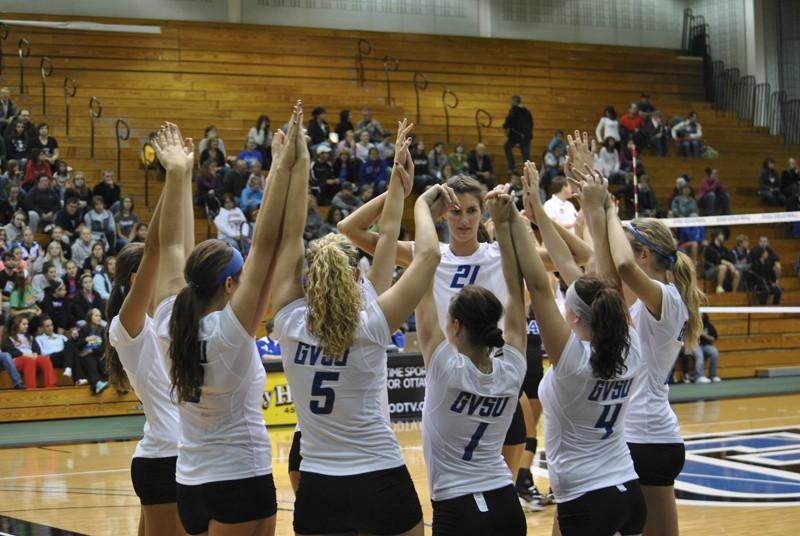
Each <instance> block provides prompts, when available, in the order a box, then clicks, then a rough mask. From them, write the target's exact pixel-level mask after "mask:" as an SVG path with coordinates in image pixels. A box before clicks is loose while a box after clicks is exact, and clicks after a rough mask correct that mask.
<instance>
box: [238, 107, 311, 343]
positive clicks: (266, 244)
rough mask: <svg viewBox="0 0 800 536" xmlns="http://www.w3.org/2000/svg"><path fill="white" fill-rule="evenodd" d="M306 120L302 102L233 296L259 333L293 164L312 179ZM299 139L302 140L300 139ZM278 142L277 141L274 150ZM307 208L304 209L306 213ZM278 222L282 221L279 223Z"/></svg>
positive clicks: (281, 144)
mask: <svg viewBox="0 0 800 536" xmlns="http://www.w3.org/2000/svg"><path fill="white" fill-rule="evenodd" d="M302 121H303V106H302V104H301V103H300V101H297V104H296V105H295V108H294V112H293V113H292V117H291V119H290V120H289V132H288V134H287V135H286V136H285V137H281V139H279V141H278V144H277V145H278V147H277V149H278V150H277V152H278V153H279V154H278V157H277V158H276V159H274V160H273V161H272V167H271V168H270V173H269V178H268V180H269V182H270V191H269V196H268V197H267V198H266V200H265V202H264V204H263V205H262V206H261V210H259V211H258V217H257V218H256V222H255V226H254V231H253V242H252V245H251V246H250V254H249V255H248V256H247V260H246V261H245V263H244V267H243V268H242V277H241V283H240V288H239V289H238V291H237V292H236V293H235V294H234V295H233V298H232V299H231V307H232V308H233V312H234V313H235V314H236V317H237V318H238V319H239V322H241V323H242V325H243V326H244V328H245V329H246V330H247V331H248V333H250V335H253V336H255V334H256V331H257V330H258V326H259V324H260V322H261V320H262V318H263V317H264V313H265V312H266V309H267V298H268V296H269V291H270V288H271V286H272V276H273V273H274V270H275V260H276V258H277V256H278V251H279V246H280V244H281V240H280V238H281V233H282V228H283V224H284V219H285V215H286V199H287V194H288V191H289V181H290V178H291V177H295V176H296V175H295V174H293V173H292V171H293V165H299V166H303V167H304V168H305V175H304V176H303V179H302V180H303V184H304V185H306V187H307V181H308V166H309V164H308V162H309V157H308V150H307V149H306V148H305V146H303V147H302V150H298V146H302V145H303V144H302V140H303V136H302V134H301V132H300V129H301V128H302V127H301V125H302ZM298 138H299V140H298ZM275 146H276V144H275V143H273V149H275ZM295 160H297V162H295ZM304 212H305V207H304V208H303V210H302V211H301V212H300V214H303V213H304ZM275 222H279V223H278V224H276V223H275Z"/></svg>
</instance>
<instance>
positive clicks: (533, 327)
mask: <svg viewBox="0 0 800 536" xmlns="http://www.w3.org/2000/svg"><path fill="white" fill-rule="evenodd" d="M528 335H539V324H537V323H536V320H531V321H529V322H528Z"/></svg>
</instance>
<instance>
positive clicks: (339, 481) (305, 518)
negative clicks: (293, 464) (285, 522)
mask: <svg viewBox="0 0 800 536" xmlns="http://www.w3.org/2000/svg"><path fill="white" fill-rule="evenodd" d="M421 521H422V508H421V507H420V504H419V498H418V497H417V491H416V490H415V489H414V483H413V482H412V480H411V475H409V474H408V469H406V466H405V465H403V466H400V467H396V468H394V469H384V470H382V471H373V472H370V473H362V474H360V475H348V476H329V475H321V474H319V473H310V472H307V471H301V472H300V488H299V489H298V490H297V498H296V499H295V502H294V531H295V532H296V533H297V534H341V533H352V532H357V533H361V534H364V533H366V534H401V533H403V532H406V531H409V530H411V529H413V528H414V527H416V526H417V525H418V524H419V523H420V522H421Z"/></svg>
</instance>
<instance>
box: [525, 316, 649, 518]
mask: <svg viewBox="0 0 800 536" xmlns="http://www.w3.org/2000/svg"><path fill="white" fill-rule="evenodd" d="M629 333H630V338H631V345H630V351H629V352H628V357H627V359H626V360H625V364H626V365H627V370H626V371H625V373H624V374H621V375H620V376H618V377H616V378H614V379H611V380H600V379H598V378H596V377H595V376H594V375H593V373H592V367H591V365H590V364H589V358H590V357H591V348H590V347H589V343H588V342H582V341H580V340H579V339H578V337H577V336H576V335H575V334H574V333H572V334H570V337H569V340H568V341H567V344H566V346H565V347H564V351H563V353H562V354H561V358H560V359H559V361H558V365H554V366H552V367H550V368H549V369H548V370H547V373H546V374H545V375H544V378H543V379H542V381H541V383H540V384H539V400H541V402H542V408H543V409H544V417H545V419H544V439H545V451H546V452H547V469H548V472H549V473H550V485H551V486H552V488H553V493H554V494H555V497H556V502H557V503H564V502H567V501H571V500H573V499H577V498H578V497H580V496H581V495H583V494H585V493H588V492H590V491H593V490H597V489H602V488H606V487H609V486H617V485H620V484H623V483H625V482H628V481H630V480H634V479H636V478H638V476H637V475H636V471H634V469H633V462H632V461H631V455H630V451H629V450H628V445H627V443H626V442H625V432H624V430H623V428H622V426H623V422H625V419H626V415H625V413H626V410H627V409H628V406H629V404H630V403H629V400H630V398H631V390H632V386H635V385H636V383H637V382H639V381H641V379H643V378H642V377H643V371H642V370H641V368H642V367H641V353H640V352H641V347H640V343H639V337H638V335H637V334H636V331H635V330H634V329H633V328H632V327H631V328H630V329H629Z"/></svg>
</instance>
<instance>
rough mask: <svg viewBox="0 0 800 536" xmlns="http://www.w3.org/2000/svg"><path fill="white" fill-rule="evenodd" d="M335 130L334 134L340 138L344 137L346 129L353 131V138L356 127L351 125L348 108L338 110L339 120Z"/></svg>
mask: <svg viewBox="0 0 800 536" xmlns="http://www.w3.org/2000/svg"><path fill="white" fill-rule="evenodd" d="M335 131H336V134H337V135H338V136H339V139H340V140H343V139H345V137H346V136H347V132H348V131H350V132H353V139H355V131H356V128H355V127H354V126H353V121H352V116H351V114H350V110H341V111H339V122H338V123H336V129H335ZM337 155H338V150H337Z"/></svg>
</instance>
